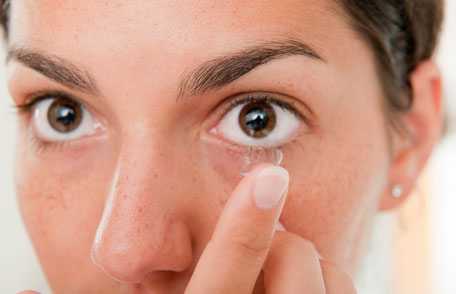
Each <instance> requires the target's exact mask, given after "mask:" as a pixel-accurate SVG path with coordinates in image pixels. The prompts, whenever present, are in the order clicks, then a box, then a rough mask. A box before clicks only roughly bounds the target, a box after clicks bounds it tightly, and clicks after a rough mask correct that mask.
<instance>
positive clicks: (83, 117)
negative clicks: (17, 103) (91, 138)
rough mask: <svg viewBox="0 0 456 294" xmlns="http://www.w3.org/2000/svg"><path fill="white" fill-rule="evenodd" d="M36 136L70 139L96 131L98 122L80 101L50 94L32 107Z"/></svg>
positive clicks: (44, 139)
mask: <svg viewBox="0 0 456 294" xmlns="http://www.w3.org/2000/svg"><path fill="white" fill-rule="evenodd" d="M32 114H33V117H32V126H33V128H34V130H35V132H36V136H37V137H38V138H39V139H41V140H43V141H48V142H58V141H69V140H75V139H79V138H81V137H84V136H88V135H91V134H93V133H95V131H96V129H97V127H98V125H99V124H98V123H96V121H95V120H94V119H93V117H92V115H91V114H90V112H89V111H87V110H86V109H85V108H84V106H82V105H81V104H80V103H78V102H76V101H74V100H72V99H69V98H65V97H53V96H48V97H45V98H43V99H41V100H40V101H38V102H36V103H35V105H34V106H33V108H32Z"/></svg>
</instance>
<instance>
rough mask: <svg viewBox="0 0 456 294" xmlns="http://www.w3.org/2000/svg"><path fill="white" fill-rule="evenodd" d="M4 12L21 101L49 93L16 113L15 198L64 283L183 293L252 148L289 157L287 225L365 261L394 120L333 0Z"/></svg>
mask: <svg viewBox="0 0 456 294" xmlns="http://www.w3.org/2000/svg"><path fill="white" fill-rule="evenodd" d="M11 19H12V23H11V32H10V41H9V47H10V50H11V52H10V59H9V61H8V72H9V88H10V91H11V94H12V97H13V99H14V101H15V103H16V104H20V105H22V104H24V103H27V102H29V101H30V100H29V99H30V98H34V97H41V98H44V99H41V100H39V101H38V102H36V103H35V104H34V106H33V107H31V108H29V110H26V111H22V112H21V115H20V122H21V123H20V136H19V142H18V149H17V150H18V152H17V177H16V181H17V188H18V189H17V193H18V197H19V203H20V208H21V212H22V214H23V217H24V220H25V223H26V226H27V229H28V231H29V234H30V236H31V238H32V240H33V243H34V246H35V248H36V251H37V253H38V256H39V259H40V261H41V263H42V265H43V268H44V271H45V273H46V275H47V278H48V279H49V282H50V284H51V287H52V288H53V290H54V291H55V292H58V293H60V292H65V293H89V292H90V293H127V291H128V289H130V288H129V287H132V286H131V284H130V285H129V284H128V282H135V283H137V282H139V281H141V285H142V286H143V287H144V289H154V290H155V291H156V292H154V293H162V292H160V291H164V289H166V291H167V292H166V293H182V292H183V289H184V288H185V285H186V283H187V282H188V279H189V278H190V276H191V274H192V270H193V269H194V266H195V264H196V262H197V261H198V258H199V255H200V254H201V252H202V250H203V249H204V247H205V245H206V244H207V242H208V240H209V239H210V237H211V233H212V231H213V228H214V225H215V223H216V221H217V219H218V216H219V214H220V212H221V210H222V209H223V205H224V203H225V202H226V201H227V198H228V197H229V195H230V193H231V191H232V189H233V188H234V186H235V185H236V183H237V181H238V180H239V179H240V178H241V176H240V175H239V166H240V164H239V163H240V162H241V161H242V160H243V159H242V158H240V157H242V156H243V155H240V154H239V153H240V152H239V150H240V149H242V148H244V147H239V146H247V145H254V146H256V145H262V146H263V147H265V148H269V149H270V148H272V147H277V146H280V149H281V151H282V152H283V155H284V159H283V163H282V165H283V166H284V167H285V168H286V169H287V170H288V171H289V173H290V177H291V179H290V188H289V196H288V200H287V203H286V205H285V208H284V211H283V214H282V216H281V219H280V220H281V222H282V224H283V225H284V226H285V228H286V229H287V230H288V231H290V232H293V233H295V234H298V235H300V236H302V237H303V238H306V239H309V240H311V241H312V242H313V243H314V244H315V246H316V248H317V249H318V250H319V252H320V253H321V255H322V256H323V257H324V258H326V259H328V260H330V261H332V262H334V263H336V264H338V265H339V266H340V267H341V268H342V269H344V270H346V271H348V272H353V271H354V269H355V267H356V261H357V259H358V256H359V255H360V254H361V253H362V252H361V248H362V245H363V240H364V239H365V236H366V235H367V233H368V231H369V228H370V223H371V221H372V218H373V216H374V215H375V213H376V211H377V210H378V206H379V201H380V198H381V197H382V195H383V194H384V191H386V189H387V188H388V186H389V174H390V167H391V154H390V153H389V152H390V151H389V150H390V146H389V140H388V132H389V127H388V123H387V120H386V119H385V114H384V111H383V110H382V109H383V108H382V103H383V100H384V97H383V96H382V91H381V87H380V83H379V81H378V78H377V74H376V69H375V65H374V57H373V54H372V52H371V50H370V49H369V48H368V46H367V45H366V44H365V43H364V42H363V41H362V40H361V38H359V37H358V35H357V34H356V33H355V32H354V31H353V30H352V29H351V28H350V26H349V25H348V24H347V21H346V19H345V18H344V16H343V15H342V13H341V11H340V9H338V8H337V7H336V6H335V4H334V3H333V2H332V1H329V0H328V1H325V0H321V1H318V0H305V1H303V0H299V1H297V0H284V1H256V0H254V1H248V2H246V1H215V2H214V1H133V0H132V1H117V0H115V1H113V0H111V1H44V0H42V1H31V0H30V1H29V0H17V1H12V18H11ZM65 97H72V98H71V99H73V100H68V98H65ZM252 97H256V98H257V99H256V100H252V99H251V98H252ZM265 97H268V98H267V99H266V100H265ZM244 98H245V99H250V100H245V101H244V102H243V100H242V99H244ZM71 101H73V102H71ZM233 101H237V102H238V105H236V106H231V108H230V103H231V102H233ZM78 103H80V105H81V107H80V106H79V104H78ZM249 107H250V108H249ZM239 111H240V112H239ZM272 118H275V122H274V121H273V119H272ZM267 119H269V120H267ZM246 130H247V131H246ZM248 130H250V131H251V133H249V132H248ZM255 132H257V133H255ZM241 153H242V152H241ZM92 253H96V254H95V255H96V256H101V257H102V258H100V259H96V260H95V262H96V264H95V263H94V262H93V261H92V259H91V256H92ZM63 289H65V290H63Z"/></svg>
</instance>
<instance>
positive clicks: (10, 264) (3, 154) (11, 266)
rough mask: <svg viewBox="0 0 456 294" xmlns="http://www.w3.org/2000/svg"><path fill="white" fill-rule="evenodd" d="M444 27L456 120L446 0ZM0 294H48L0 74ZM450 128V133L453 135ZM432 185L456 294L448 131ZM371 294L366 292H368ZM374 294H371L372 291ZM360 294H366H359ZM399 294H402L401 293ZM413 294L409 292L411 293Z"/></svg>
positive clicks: (444, 258)
mask: <svg viewBox="0 0 456 294" xmlns="http://www.w3.org/2000/svg"><path fill="white" fill-rule="evenodd" d="M447 2H449V3H448V10H447V18H446V20H447V23H446V27H445V32H444V35H443V39H442V43H441V48H440V51H439V56H438V60H439V64H440V66H441V69H442V71H443V73H444V77H445V80H444V82H445V96H446V99H447V106H446V107H447V109H448V112H449V113H450V116H451V117H453V122H455V121H456V97H455V94H456V2H455V1H453V0H447ZM0 95H1V99H0V134H1V136H0V163H1V166H0V179H1V180H0V197H1V199H0V234H1V237H0V238H1V239H0V290H1V293H16V292H17V291H19V290H24V289H27V288H29V289H35V290H38V291H41V292H42V293H50V292H49V289H48V288H47V286H46V283H45V281H44V278H43V276H42V274H41V272H40V269H39V265H38V262H37V260H36V258H35V257H34V254H33V251H32V248H31V246H30V244H29V240H28V237H27V236H26V234H25V232H24V228H23V226H22V223H21V221H20V217H19V215H18V212H17V208H16V200H15V196H14V190H13V185H12V177H13V167H12V162H13V150H14V137H15V126H14V112H13V110H12V107H11V101H10V98H9V97H8V94H7V91H6V89H5V85H4V72H2V71H1V72H0ZM454 129H455V127H454V123H453V125H452V126H451V128H450V131H452V130H454ZM429 170H430V174H431V176H432V183H433V190H434V193H433V198H432V201H433V202H432V205H431V207H432V212H433V213H432V215H433V219H432V222H433V223H432V228H433V234H434V235H433V240H432V242H433V256H434V259H433V261H434V264H433V266H434V281H435V290H434V291H433V293H438V294H454V293H456V266H455V264H456V253H455V252H456V230H455V229H454V227H455V225H456V197H455V191H456V135H454V134H453V133H452V132H450V134H449V136H448V137H447V139H446V140H445V141H444V142H443V143H442V144H441V146H439V148H438V150H437V152H436V153H435V155H434V157H433V158H432V160H431V162H430V164H429ZM369 292H370V291H366V293H369ZM370 293H372V292H370ZM362 294H364V292H363V293H362ZM401 294H402V293H401ZM404 294H408V293H404ZM410 294H413V293H410Z"/></svg>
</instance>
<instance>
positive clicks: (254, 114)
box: [245, 108, 269, 132]
mask: <svg viewBox="0 0 456 294" xmlns="http://www.w3.org/2000/svg"><path fill="white" fill-rule="evenodd" d="M268 121H269V117H268V114H267V113H266V112H265V111H263V110H262V109H260V108H253V109H251V110H250V112H249V113H247V115H246V118H245V124H246V125H247V127H248V128H250V129H252V130H254V131H255V132H256V131H261V130H262V129H264V128H265V127H266V126H267V125H268Z"/></svg>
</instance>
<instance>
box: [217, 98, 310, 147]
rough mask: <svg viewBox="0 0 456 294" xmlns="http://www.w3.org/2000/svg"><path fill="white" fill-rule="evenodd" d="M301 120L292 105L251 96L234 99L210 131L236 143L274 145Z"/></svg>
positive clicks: (295, 127) (279, 142) (283, 139)
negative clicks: (232, 103)
mask: <svg viewBox="0 0 456 294" xmlns="http://www.w3.org/2000/svg"><path fill="white" fill-rule="evenodd" d="M301 124H302V119H300V117H299V115H298V114H297V110H295V109H294V108H293V106H291V105H289V104H287V103H285V102H282V101H279V100H275V99H271V98H253V97H250V98H244V99H242V100H240V101H239V100H238V101H235V102H234V105H233V106H231V107H230V108H229V110H228V112H227V113H226V114H225V115H224V116H223V118H222V120H221V121H220V122H219V124H218V125H217V126H216V127H215V128H214V129H212V130H211V132H213V133H216V134H218V135H221V136H223V137H224V138H225V139H227V140H230V141H232V142H234V143H235V144H239V145H249V146H261V147H277V146H280V145H283V144H284V143H286V142H287V141H289V140H290V139H291V138H292V137H293V135H295V134H296V133H297V131H298V129H299V128H300V126H301Z"/></svg>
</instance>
